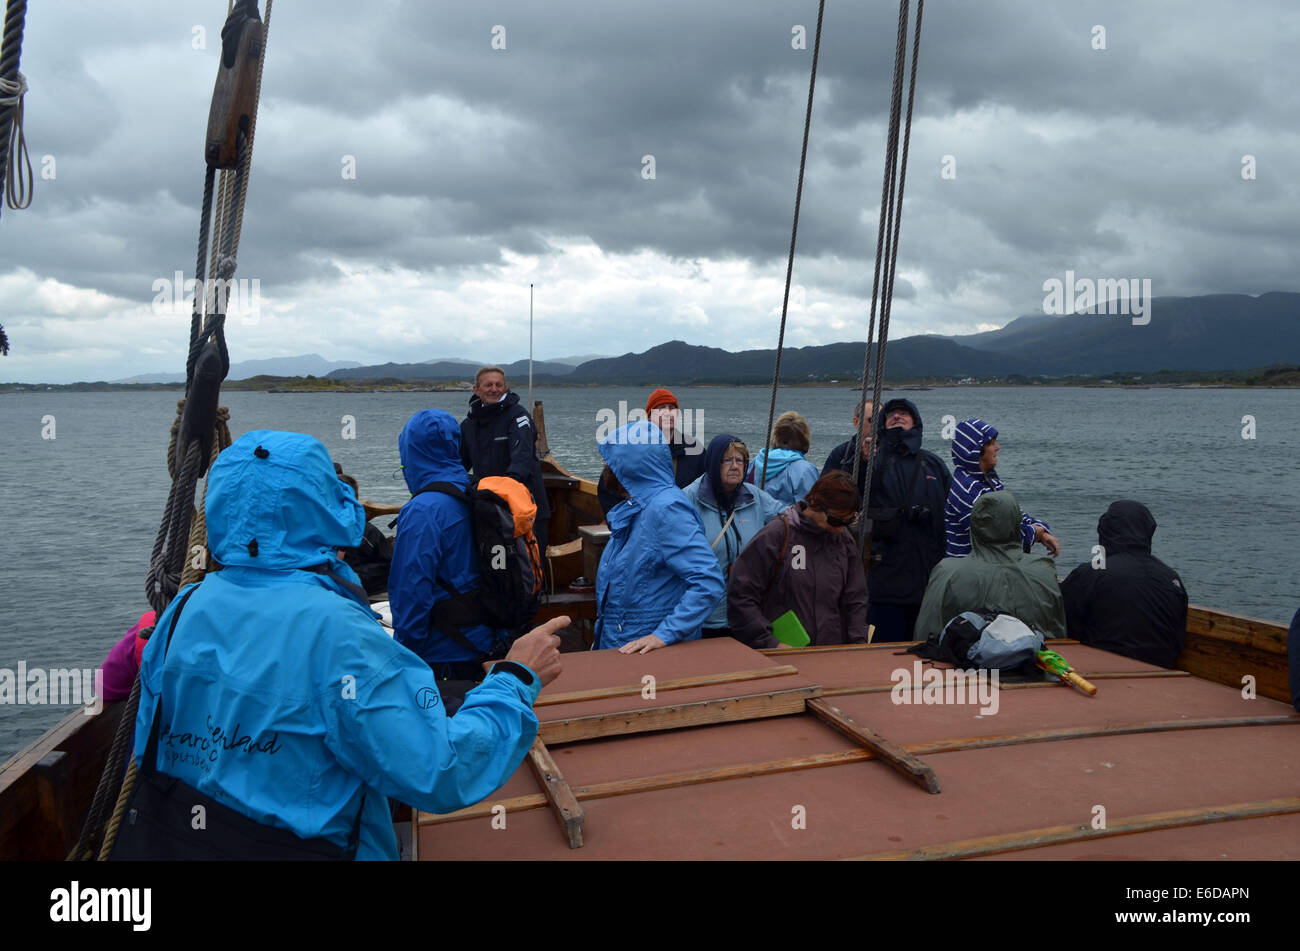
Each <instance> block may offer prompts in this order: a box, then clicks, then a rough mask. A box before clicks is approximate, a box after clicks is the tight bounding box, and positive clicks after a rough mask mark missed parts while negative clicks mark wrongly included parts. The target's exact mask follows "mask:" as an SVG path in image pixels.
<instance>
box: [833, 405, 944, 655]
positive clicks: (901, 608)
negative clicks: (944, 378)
mask: <svg viewBox="0 0 1300 951" xmlns="http://www.w3.org/2000/svg"><path fill="white" fill-rule="evenodd" d="M870 405H871V404H870V403H869V402H868V404H867V412H868V413H869V412H870ZM853 422H854V425H855V426H856V425H857V424H858V417H857V416H856V415H855V417H854V421H853ZM874 430H875V435H874V439H875V440H876V460H875V471H874V472H873V474H872V477H871V499H870V502H869V504H868V506H867V517H868V518H870V519H871V560H872V563H871V569H870V572H869V575H868V579H867V589H868V591H869V595H870V614H869V617H868V620H869V622H870V623H871V624H873V625H874V626H875V628H876V631H875V634H874V635H873V636H872V640H873V641H874V642H876V643H882V642H890V641H908V640H911V639H912V629H913V627H915V625H916V616H917V613H918V612H919V611H920V609H921V600H922V598H924V597H925V586H926V582H927V581H928V580H929V578H930V572H931V571H933V570H934V566H935V565H937V564H938V563H939V562H940V561H941V560H942V559H943V554H944V546H945V543H946V535H945V529H944V521H943V506H944V503H945V501H946V500H947V498H948V488H949V486H950V485H951V483H952V476H951V474H950V473H949V472H948V467H947V466H946V465H944V463H943V460H942V459H940V458H939V457H938V456H936V455H935V454H934V453H932V452H927V451H926V450H924V449H922V448H921V438H922V432H923V429H922V423H921V414H920V412H918V411H917V408H916V406H915V405H914V404H913V403H912V402H911V401H910V400H905V399H892V400H888V401H887V402H886V403H885V405H884V409H883V410H882V411H881V413H880V415H879V416H878V417H877V418H876V421H875V426H874ZM857 445H858V438H857V436H854V437H853V438H852V439H850V440H848V441H847V442H844V443H841V444H840V445H839V446H836V447H835V449H833V450H832V451H831V454H830V457H829V458H828V459H827V460H826V466H825V468H823V469H822V474H823V475H825V474H826V473H828V472H832V471H834V470H835V469H840V470H843V471H844V472H848V473H850V474H852V472H853V456H854V454H855V453H856V452H857ZM866 478H867V472H866V465H865V460H864V462H863V463H861V464H859V467H858V491H862V490H863V489H864V488H865V486H866Z"/></svg>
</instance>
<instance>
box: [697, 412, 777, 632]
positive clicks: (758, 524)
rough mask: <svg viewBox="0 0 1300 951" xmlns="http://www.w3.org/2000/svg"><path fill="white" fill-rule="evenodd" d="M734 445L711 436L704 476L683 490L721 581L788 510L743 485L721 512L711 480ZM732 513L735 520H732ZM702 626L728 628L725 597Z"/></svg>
mask: <svg viewBox="0 0 1300 951" xmlns="http://www.w3.org/2000/svg"><path fill="white" fill-rule="evenodd" d="M733 442H736V437H735V436H732V435H730V434H727V433H723V434H721V435H718V436H714V437H713V439H712V440H711V441H710V442H709V448H708V451H707V452H706V453H705V454H704V456H705V458H704V475H702V476H700V477H699V478H698V479H696V480H695V481H694V482H692V483H691V484H690V485H688V486H687V487H686V488H685V489H683V490H682V491H683V492H684V493H686V497H687V498H688V499H690V501H691V504H692V505H694V506H695V511H697V512H699V513H700V521H701V522H703V523H704V537H705V539H706V540H707V541H708V542H709V544H710V545H711V546H712V548H713V554H714V555H716V556H717V559H718V567H719V568H720V569H722V577H723V578H724V579H725V578H727V577H728V576H729V575H730V573H731V566H732V565H733V564H734V563H735V561H736V559H737V558H738V557H740V551H741V549H743V548H744V547H745V546H746V545H748V544H749V540H750V539H751V538H753V537H754V536H755V535H757V534H758V530H759V529H760V528H762V527H763V526H764V525H766V524H767V523H768V522H770V521H772V519H774V518H776V517H777V516H778V515H780V514H781V513H782V512H783V511H784V510H785V509H786V508H788V507H789V506H786V505H783V504H782V503H781V502H779V501H777V500H776V499H774V498H772V496H770V495H768V494H767V493H766V492H764V491H763V490H762V489H760V488H759V487H758V486H756V485H749V484H748V483H745V482H742V483H741V484H740V485H739V486H737V487H736V500H735V505H734V507H733V508H732V510H731V511H730V512H724V511H723V505H722V503H721V502H719V501H718V498H717V495H716V493H715V492H714V485H715V482H714V480H715V479H720V478H721V471H720V470H721V466H722V457H723V455H724V454H725V453H726V451H727V447H728V446H730V445H731V444H732V443H733ZM769 471H770V468H769ZM733 512H734V514H735V517H734V518H731V515H732V513H733ZM728 520H729V521H730V524H728ZM723 525H726V526H727V530H726V532H725V533H724V532H723V531H722V526H723ZM704 626H705V627H726V626H727V599H726V597H725V594H724V597H722V598H721V599H719V601H718V604H717V607H715V608H714V609H713V613H712V614H710V615H709V618H708V620H706V621H705V622H704Z"/></svg>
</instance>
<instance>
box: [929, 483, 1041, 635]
mask: <svg viewBox="0 0 1300 951" xmlns="http://www.w3.org/2000/svg"><path fill="white" fill-rule="evenodd" d="M970 534H971V545H972V550H971V553H970V555H969V556H968V557H966V558H945V559H943V561H941V562H939V564H937V565H936V566H935V568H934V571H933V572H931V574H930V582H929V584H927V585H926V588H925V598H924V600H922V602H921V612H920V614H918V615H917V618H916V628H915V633H914V635H913V636H914V637H915V638H916V639H917V640H921V641H923V640H925V639H926V638H928V637H929V636H930V635H931V634H938V633H939V632H940V631H942V630H943V627H944V625H945V624H947V623H948V622H949V621H951V620H952V619H953V618H954V617H956V616H957V615H958V614H961V613H962V612H963V611H997V612H999V613H1001V614H1010V615H1013V616H1014V617H1017V618H1019V619H1020V620H1022V621H1024V622H1025V623H1026V624H1029V625H1032V626H1033V627H1036V628H1037V629H1038V630H1040V631H1042V632H1043V633H1044V634H1046V635H1047V636H1048V637H1065V603H1064V601H1063V599H1062V598H1061V586H1060V584H1059V583H1058V582H1057V580H1056V563H1055V562H1054V561H1053V560H1052V559H1051V558H1050V557H1049V556H1048V555H1044V554H1038V553H1028V554H1026V553H1025V551H1024V549H1023V548H1022V546H1021V540H1020V506H1019V504H1017V502H1016V500H1015V497H1014V496H1013V495H1012V494H1011V493H1010V492H1006V491H1002V492H986V493H985V494H983V495H981V496H980V497H979V498H978V499H976V500H975V507H974V508H973V509H972V510H971V521H970Z"/></svg>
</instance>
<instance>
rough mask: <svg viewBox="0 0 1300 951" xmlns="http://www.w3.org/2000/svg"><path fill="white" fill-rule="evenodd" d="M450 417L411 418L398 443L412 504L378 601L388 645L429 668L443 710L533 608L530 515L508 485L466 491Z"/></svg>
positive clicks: (516, 487)
mask: <svg viewBox="0 0 1300 951" xmlns="http://www.w3.org/2000/svg"><path fill="white" fill-rule="evenodd" d="M460 438H461V428H460V427H459V426H458V425H457V424H456V421H455V420H454V419H453V418H452V416H451V414H449V413H446V412H444V411H443V410H439V409H425V410H420V411H419V412H418V413H416V414H415V415H414V416H412V417H411V418H410V420H408V421H407V423H406V426H405V427H403V429H402V432H401V435H400V436H399V437H398V441H397V443H398V448H399V450H400V452H401V458H402V472H403V475H404V476H405V478H406V485H407V487H408V488H409V489H410V490H411V493H412V496H413V498H412V499H411V500H410V501H409V502H407V503H406V505H404V506H403V507H402V511H401V513H400V514H399V515H398V517H397V535H396V538H395V542H394V546H393V564H392V567H391V568H390V569H389V575H388V600H389V605H390V607H391V608H392V612H393V631H394V636H395V639H396V640H397V642H398V643H399V644H401V645H403V646H404V647H407V648H409V649H410V650H411V651H413V652H414V653H416V654H417V655H419V656H420V657H421V658H422V659H423V660H424V661H425V663H427V664H428V665H429V666H430V667H432V668H433V671H434V674H435V676H436V677H437V679H438V690H439V693H441V694H442V697H443V700H444V702H445V703H446V704H447V708H448V710H449V711H453V710H455V709H456V707H457V706H458V704H459V700H460V698H461V697H463V696H464V695H465V693H466V692H468V691H469V690H470V689H471V688H472V687H473V686H474V685H475V684H477V683H479V682H481V681H482V680H483V677H484V668H483V664H484V662H485V661H491V660H497V659H499V658H501V657H504V656H505V652H506V651H507V650H508V648H509V646H510V642H511V640H512V639H513V637H514V636H515V635H517V634H519V633H520V632H521V631H522V630H524V629H526V628H527V627H528V625H529V622H530V621H531V620H532V617H533V615H534V614H536V612H537V608H538V606H539V604H540V602H541V557H540V553H539V551H538V543H537V541H536V538H535V537H534V536H533V534H532V525H533V520H534V518H535V517H536V512H537V510H536V507H535V505H534V504H533V502H532V497H531V495H530V493H529V491H528V489H527V488H526V487H525V486H524V485H522V484H521V483H519V482H517V481H515V480H514V479H510V478H506V477H489V478H484V479H480V480H479V481H478V483H477V486H476V487H474V488H471V486H470V481H469V476H468V475H467V474H466V472H465V468H464V466H463V465H462V464H461V445H460Z"/></svg>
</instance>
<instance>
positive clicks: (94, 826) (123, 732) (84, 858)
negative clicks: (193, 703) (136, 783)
mask: <svg viewBox="0 0 1300 951" xmlns="http://www.w3.org/2000/svg"><path fill="white" fill-rule="evenodd" d="M139 708H140V678H139V677H136V679H135V683H134V684H132V685H131V695H130V697H128V698H127V701H126V709H125V710H123V711H122V718H121V719H120V720H118V721H117V731H116V732H115V733H114V734H113V746H112V748H111V749H110V750H109V752H108V759H107V760H105V762H104V771H103V772H102V773H100V774H99V785H98V786H97V787H96V788H95V798H94V799H93V800H92V801H91V804H90V810H89V811H88V812H87V813H86V821H85V822H84V823H83V824H82V826H81V836H80V838H78V839H77V844H76V845H74V846H73V847H72V851H71V852H69V853H68V858H67V860H68V861H69V862H88V861H90V860H91V859H93V858H94V857H95V856H96V855H97V854H98V853H99V851H100V846H101V844H102V843H101V842H100V841H98V835H99V830H101V829H103V828H104V823H105V821H106V820H107V819H108V818H109V811H108V810H109V806H110V804H112V803H114V802H115V801H116V800H115V799H114V791H118V792H119V793H120V790H121V785H122V772H123V768H124V765H125V763H126V754H127V749H126V747H127V743H129V742H130V741H131V740H132V739H134V737H135V715H136V711H137V710H139ZM109 848H112V846H111V845H110V846H109Z"/></svg>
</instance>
